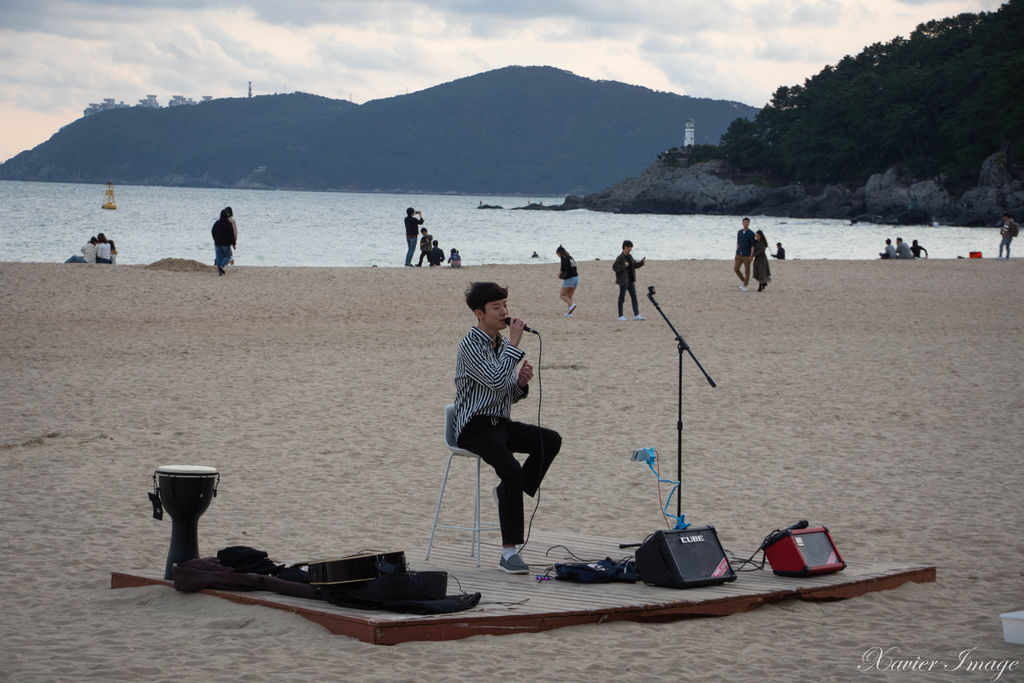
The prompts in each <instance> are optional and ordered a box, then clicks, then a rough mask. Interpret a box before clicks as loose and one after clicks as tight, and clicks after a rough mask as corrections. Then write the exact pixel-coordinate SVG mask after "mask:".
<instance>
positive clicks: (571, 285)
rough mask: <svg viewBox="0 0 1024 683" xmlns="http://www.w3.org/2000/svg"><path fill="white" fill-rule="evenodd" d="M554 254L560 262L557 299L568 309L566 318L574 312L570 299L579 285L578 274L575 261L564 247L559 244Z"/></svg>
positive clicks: (574, 305)
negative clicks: (559, 283) (560, 288)
mask: <svg viewBox="0 0 1024 683" xmlns="http://www.w3.org/2000/svg"><path fill="white" fill-rule="evenodd" d="M555 254H557V255H558V257H559V258H560V259H561V260H562V263H561V265H560V266H559V269H558V277H559V279H560V280H561V281H562V291H561V293H559V295H558V298H559V299H561V300H562V301H564V302H565V303H566V305H567V306H568V307H569V310H568V311H566V312H565V317H566V318H568V317H570V316H572V312H573V311H575V310H576V304H575V303H574V302H573V300H572V297H573V294H574V293H575V292H576V288H577V287H578V286H579V284H580V274H579V271H578V270H577V269H576V259H574V258H573V257H572V255H571V254H570V253H569V252H568V251H566V249H565V247H563V246H562V245H561V244H559V245H558V249H555Z"/></svg>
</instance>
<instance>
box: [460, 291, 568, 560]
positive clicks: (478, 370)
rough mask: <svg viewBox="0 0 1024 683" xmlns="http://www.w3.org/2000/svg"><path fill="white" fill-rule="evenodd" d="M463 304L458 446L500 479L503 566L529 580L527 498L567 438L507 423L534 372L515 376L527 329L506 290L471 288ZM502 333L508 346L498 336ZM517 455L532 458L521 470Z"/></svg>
mask: <svg viewBox="0 0 1024 683" xmlns="http://www.w3.org/2000/svg"><path fill="white" fill-rule="evenodd" d="M466 305H467V306H469V308H470V310H471V311H473V315H474V316H476V321H477V324H476V327H473V328H472V329H470V331H469V334H467V335H466V336H465V338H463V340H462V342H461V343H460V344H459V351H458V354H457V356H456V359H455V424H454V432H455V435H456V437H455V439H456V444H458V446H459V448H464V449H466V450H467V451H470V452H472V453H476V454H477V455H479V456H480V458H481V459H482V460H483V461H484V462H486V463H487V464H488V465H490V466H491V467H493V468H494V471H495V473H496V474H497V475H498V478H499V479H500V480H501V483H499V484H498V486H497V487H496V488H495V489H494V495H495V498H496V499H497V501H498V521H499V524H500V526H501V544H502V549H501V559H500V560H499V562H498V567H499V568H500V569H501V570H502V571H505V572H508V573H510V574H526V573H528V572H529V571H530V566H529V565H528V564H526V562H524V561H523V558H522V557H520V556H519V552H518V550H517V549H516V546H517V545H521V544H522V543H524V542H525V541H524V538H523V530H524V529H523V527H524V523H523V494H524V493H525V494H527V495H528V496H531V497H533V496H536V495H537V493H538V491H539V489H540V483H541V480H542V479H543V478H544V473H545V472H547V469H548V467H550V466H551V461H552V460H554V459H555V456H556V455H558V451H559V449H561V446H562V437H561V436H559V434H558V432H556V431H554V430H551V429H547V428H544V427H540V426H538V425H532V424H525V423H522V422H513V421H512V420H510V419H509V416H510V411H511V407H512V404H513V403H515V402H516V401H519V400H521V399H523V398H526V396H527V394H528V393H529V391H530V386H529V382H530V380H531V379H532V378H533V366H531V365H530V362H529V361H523V364H522V366H521V367H520V368H519V370H518V371H517V370H516V366H518V365H519V361H521V360H523V357H524V356H525V355H526V354H525V353H524V352H523V351H522V349H520V348H519V347H520V344H521V342H522V338H523V332H524V330H525V327H526V326H525V324H524V323H523V321H522V320H521V319H520V318H509V317H508V314H509V309H508V290H507V289H505V288H504V287H501V286H500V285H498V284H496V283H494V282H474V283H473V284H472V285H470V288H469V289H468V290H466ZM504 329H508V331H509V332H508V339H506V338H505V337H503V336H501V330H504ZM514 453H526V454H528V457H527V458H526V461H525V462H523V464H522V465H520V464H519V461H517V460H516V458H515V455H514ZM478 559H479V558H478Z"/></svg>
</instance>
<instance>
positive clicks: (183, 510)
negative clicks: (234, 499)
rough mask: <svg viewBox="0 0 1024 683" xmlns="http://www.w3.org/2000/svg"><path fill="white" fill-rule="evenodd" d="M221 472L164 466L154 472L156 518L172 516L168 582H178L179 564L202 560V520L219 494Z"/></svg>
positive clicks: (151, 496) (166, 570) (165, 571)
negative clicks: (200, 551)
mask: <svg viewBox="0 0 1024 683" xmlns="http://www.w3.org/2000/svg"><path fill="white" fill-rule="evenodd" d="M219 483H220V473H219V472H217V470H216V468H213V467H204V466H202V465H163V466H161V467H158V468H157V469H156V471H155V472H154V473H153V492H152V493H150V494H149V499H150V500H151V501H152V502H153V517H155V518H156V519H163V510H167V514H169V515H170V516H171V547H170V550H168V552H167V566H166V568H165V570H164V579H166V580H172V579H174V574H173V573H172V572H171V570H172V569H173V567H174V565H175V564H178V563H180V562H187V561H188V560H194V559H196V558H197V557H199V518H200V517H201V516H202V514H203V513H204V512H206V508H208V507H210V500H211V499H212V498H213V497H214V496H216V495H217V485H218V484H219Z"/></svg>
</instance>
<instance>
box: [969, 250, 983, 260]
mask: <svg viewBox="0 0 1024 683" xmlns="http://www.w3.org/2000/svg"><path fill="white" fill-rule="evenodd" d="M967 257H968V258H981V252H980V251H971V252H968V254H967Z"/></svg>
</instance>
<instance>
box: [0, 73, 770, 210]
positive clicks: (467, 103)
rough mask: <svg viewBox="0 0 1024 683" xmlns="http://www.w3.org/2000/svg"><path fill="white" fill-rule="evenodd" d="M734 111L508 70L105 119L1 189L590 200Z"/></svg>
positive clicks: (745, 111) (24, 162)
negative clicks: (370, 92) (365, 98)
mask: <svg viewBox="0 0 1024 683" xmlns="http://www.w3.org/2000/svg"><path fill="white" fill-rule="evenodd" d="M756 113H757V109H755V108H754V107H750V106H748V105H745V104H741V103H739V102H729V101H722V100H710V99H703V98H694V97H687V96H682V95H676V94H673V93H666V92H656V91H653V90H650V89H648V88H643V87H640V86H635V85H628V84H625V83H619V82H615V81H594V80H591V79H587V78H583V77H580V76H576V75H574V74H572V73H570V72H568V71H563V70H560V69H555V68H552V67H517V66H510V67H506V68H503V69H497V70H494V71H489V72H486V73H481V74H477V75H475V76H470V77H467V78H462V79H459V80H456V81H452V82H450V83H445V84H442V85H438V86H435V87H432V88H428V89H426V90H422V91H419V92H416V93H411V94H408V95H402V96H399V97H391V98H387V99H380V100H373V101H370V102H366V103H365V104H362V105H356V104H353V103H351V102H347V101H343V100H332V99H328V98H324V97H318V96H315V95H308V94H303V93H293V94H290V95H268V96H261V97H254V98H243V99H219V100H210V101H208V102H203V103H201V104H197V105H193V106H181V107H171V108H166V109H145V108H141V107H136V108H128V109H115V110H111V111H104V112H100V113H97V114H93V115H91V116H88V117H85V118H82V119H79V120H77V121H75V122H73V123H71V124H69V125H68V126H65V127H64V128H62V129H61V130H60V131H59V132H57V133H56V134H55V135H54V136H53V137H52V138H50V140H48V141H47V142H45V143H43V144H41V145H39V146H38V147H36V148H35V149H32V150H30V151H26V152H22V153H21V154H19V155H17V156H16V157H14V158H12V159H10V160H8V161H7V162H5V163H4V164H2V165H0V179H2V180H37V181H51V182H89V183H105V182H114V183H124V184H149V185H187V186H208V187H256V188H282V189H305V190H352V191H394V192H430V193H445V192H460V193H488V194H547V195H561V194H570V193H586V192H590V191H594V190H597V189H599V188H601V187H604V186H606V185H608V184H610V183H613V182H615V181H617V180H619V179H620V178H622V177H623V176H628V175H635V174H637V173H639V172H641V171H642V170H643V169H644V168H645V167H647V166H648V165H649V164H650V163H651V161H652V160H653V159H654V158H655V156H656V155H657V154H658V152H659V151H662V150H664V149H667V148H669V147H674V146H679V145H681V143H682V135H683V127H684V124H685V122H686V121H687V119H693V120H694V122H695V129H696V142H697V143H699V144H717V142H718V140H719V138H720V137H721V135H722V134H723V133H724V132H725V131H726V129H727V128H728V126H729V124H730V123H731V122H732V121H733V120H734V119H736V118H737V117H743V118H748V119H749V118H752V117H753V116H754V114H756Z"/></svg>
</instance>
